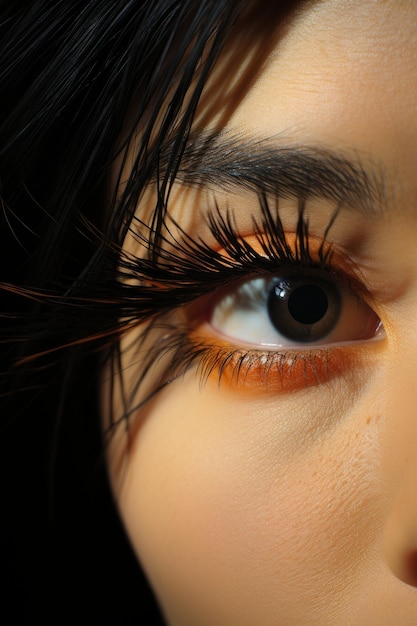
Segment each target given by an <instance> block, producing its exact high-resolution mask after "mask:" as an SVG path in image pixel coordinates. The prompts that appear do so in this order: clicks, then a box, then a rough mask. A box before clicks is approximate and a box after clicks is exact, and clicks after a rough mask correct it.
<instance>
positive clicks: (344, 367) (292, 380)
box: [190, 331, 385, 394]
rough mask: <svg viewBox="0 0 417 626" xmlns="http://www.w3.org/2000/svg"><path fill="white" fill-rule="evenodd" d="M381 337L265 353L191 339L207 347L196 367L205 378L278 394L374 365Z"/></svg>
mask: <svg viewBox="0 0 417 626" xmlns="http://www.w3.org/2000/svg"><path fill="white" fill-rule="evenodd" d="M384 338H385V335H384V333H383V332H382V331H381V333H380V334H379V335H378V336H377V337H376V338H374V339H372V340H368V341H364V342H359V343H358V342H354V343H351V344H345V345H337V346H331V347H328V346H318V347H317V349H311V348H310V349H308V350H303V349H297V350H284V351H272V350H271V351H264V352H261V351H258V350H254V349H248V350H244V349H242V348H239V349H237V348H235V349H232V348H231V347H230V345H229V344H223V343H221V342H220V341H219V342H218V343H213V342H212V347H209V346H210V343H209V341H208V340H207V338H203V337H202V336H201V334H198V335H197V334H193V335H192V336H191V337H190V340H191V342H192V345H193V344H194V345H198V346H202V345H204V343H205V344H206V345H207V350H206V353H205V356H204V357H203V359H202V360H201V361H200V362H199V365H198V367H197V370H198V371H199V373H200V374H202V375H203V377H204V378H205V379H207V380H209V379H210V380H215V381H216V382H217V383H221V384H226V385H228V386H229V387H230V388H232V389H239V391H245V390H246V391H248V392H265V391H267V392H268V391H270V392H273V393H280V394H281V393H294V392H295V391H299V390H302V389H306V388H309V387H316V386H319V385H322V384H325V383H328V382H330V381H332V380H334V379H336V378H339V377H346V376H350V375H353V374H354V373H361V372H362V371H363V370H364V369H366V368H368V369H369V368H371V367H373V366H375V364H376V363H377V357H378V355H379V354H380V352H381V350H383V349H384V342H383V341H382V340H383V339H384ZM361 376H362V374H361Z"/></svg>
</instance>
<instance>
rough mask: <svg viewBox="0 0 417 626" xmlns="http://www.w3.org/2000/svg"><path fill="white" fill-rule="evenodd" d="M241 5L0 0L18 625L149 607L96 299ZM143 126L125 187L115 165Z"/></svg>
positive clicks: (1, 368) (165, 184)
mask: <svg viewBox="0 0 417 626" xmlns="http://www.w3.org/2000/svg"><path fill="white" fill-rule="evenodd" d="M242 5H243V2H239V1H236V0H198V1H196V0H147V1H146V0H117V1H116V2H115V1H114V0H87V1H85V0H64V1H62V0H55V1H51V0H13V2H10V1H9V2H1V3H0V89H1V110H2V114H1V119H0V177H1V180H0V183H1V190H0V192H1V211H0V221H1V226H0V302H1V304H0V334H1V355H0V394H1V395H0V398H1V400H0V402H1V405H0V455H1V457H0V458H1V471H2V480H1V486H2V508H3V510H4V514H3V513H2V529H1V532H2V540H1V543H2V544H3V547H2V551H3V553H4V559H3V562H4V563H6V565H5V566H4V567H5V568H7V567H8V568H9V570H8V572H7V575H8V580H9V586H8V587H6V589H5V596H7V597H8V603H7V604H8V605H10V607H11V608H12V610H13V612H14V615H15V621H16V622H19V619H18V618H19V617H20V618H21V621H22V622H23V623H28V622H32V621H33V622H36V621H37V620H36V619H35V618H36V617H38V618H39V619H40V620H41V621H42V623H44V624H46V623H59V624H64V623H74V622H75V621H77V622H78V621H81V622H82V623H89V624H113V623H114V624H121V625H122V624H125V623H126V624H127V623H133V620H134V619H136V621H137V620H141V619H145V616H146V615H147V612H148V611H149V610H150V609H149V607H152V603H153V598H152V593H151V592H150V591H149V590H148V589H147V586H146V585H147V583H146V581H145V579H144V577H142V574H141V573H140V571H139V568H138V566H137V563H136V560H135V559H134V557H133V556H132V555H131V553H130V550H129V546H128V542H127V540H126V538H125V536H124V532H123V530H122V528H121V526H120V523H119V520H118V518H117V515H116V513H115V511H114V507H113V503H112V499H111V495H110V490H109V487H108V484H107V477H106V472H105V467H104V462H103V455H102V452H103V446H102V439H101V431H100V420H99V412H98V391H97V380H98V372H99V366H100V363H101V359H102V355H103V351H104V350H108V349H109V346H111V347H113V348H114V346H117V344H118V341H119V333H118V323H119V315H120V311H119V309H118V307H117V306H116V305H115V304H114V303H113V304H112V303H109V302H106V298H105V294H107V293H108V289H109V284H110V283H111V277H112V271H113V270H114V267H115V264H116V263H117V256H118V252H119V251H120V247H121V244H122V242H123V239H124V237H125V234H126V230H127V228H128V227H129V224H130V222H131V220H132V217H133V214H134V211H135V209H136V206H137V203H138V201H139V199H140V197H141V194H142V193H143V190H144V189H145V188H146V186H147V185H148V184H149V181H150V180H155V179H156V180H158V194H157V197H158V199H157V203H156V205H155V208H154V211H153V214H152V232H153V233H155V236H154V242H153V245H154V248H157V244H158V241H157V240H158V236H159V234H160V232H161V226H162V223H163V218H164V211H165V210H166V198H167V195H168V194H169V189H170V186H171V184H172V182H173V179H174V178H175V174H176V171H177V168H178V165H179V163H180V160H181V155H182V153H183V151H184V148H185V144H186V141H187V137H188V134H189V132H190V128H191V124H192V122H193V118H194V115H195V111H196V107H197V104H198V101H199V97H200V94H201V90H202V88H203V87H204V84H205V83H206V80H207V77H208V75H209V72H210V70H211V68H212V66H213V64H214V62H215V60H216V58H217V56H218V53H219V52H220V50H221V48H222V45H223V44H224V42H225V41H226V39H227V36H228V34H229V33H230V30H231V28H232V25H233V23H234V22H235V20H236V18H237V16H238V15H239V12H240V11H241V10H242ZM127 120H128V123H127ZM138 128H139V129H140V133H139V135H140V143H139V145H138V148H137V151H136V160H135V163H134V166H133V168H132V172H131V174H130V177H129V180H128V181H127V183H126V184H125V186H124V192H123V194H122V196H121V197H120V196H119V197H117V196H116V195H115V194H113V193H112V192H111V191H109V189H110V186H109V172H110V168H111V166H112V164H113V163H114V162H115V160H116V159H119V161H120V163H121V164H123V158H124V155H125V154H126V152H127V150H128V148H129V145H130V143H131V142H132V141H133V140H134V137H135V136H136V130H137V129H138ZM168 144H169V146H170V150H169V159H168V162H167V163H165V164H164V167H163V169H162V170H161V166H160V153H161V150H162V146H165V147H166V145H168ZM165 151H166V150H165ZM150 256H151V257H152V246H151V247H150ZM139 589H143V591H141V592H139ZM132 600H133V602H132ZM84 603H85V604H84ZM4 610H6V608H5V609H4ZM153 610H154V611H155V612H154V617H149V616H148V617H147V618H146V623H147V624H150V623H154V622H153V621H152V619H155V620H157V619H159V618H158V611H157V609H156V608H154V609H153ZM80 615H81V616H82V619H81V618H80V617H79V616H80ZM130 620H132V622H131V621H130ZM136 621H135V623H136ZM140 623H142V621H141V622H140ZM155 623H157V622H156V621H155Z"/></svg>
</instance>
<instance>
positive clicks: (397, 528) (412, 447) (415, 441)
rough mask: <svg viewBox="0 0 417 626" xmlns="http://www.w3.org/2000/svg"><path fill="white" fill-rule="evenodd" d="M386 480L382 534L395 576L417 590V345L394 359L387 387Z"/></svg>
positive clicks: (387, 558) (385, 407)
mask: <svg viewBox="0 0 417 626" xmlns="http://www.w3.org/2000/svg"><path fill="white" fill-rule="evenodd" d="M384 395H385V402H384V405H385V406H384V412H385V424H386V437H385V449H384V471H385V479H386V482H387V485H388V490H389V492H390V496H389V502H390V504H389V512H388V517H387V522H386V527H385V534H384V550H385V558H386V561H387V564H388V566H389V567H390V568H391V570H392V572H393V573H394V574H395V575H396V576H397V577H398V578H400V579H401V580H402V581H404V582H406V583H407V584H409V585H413V586H415V587H417V346H411V345H409V346H408V349H406V350H404V351H403V352H402V354H398V356H397V358H395V359H393V362H392V363H391V366H390V368H389V376H388V380H387V381H386V388H385V394H384Z"/></svg>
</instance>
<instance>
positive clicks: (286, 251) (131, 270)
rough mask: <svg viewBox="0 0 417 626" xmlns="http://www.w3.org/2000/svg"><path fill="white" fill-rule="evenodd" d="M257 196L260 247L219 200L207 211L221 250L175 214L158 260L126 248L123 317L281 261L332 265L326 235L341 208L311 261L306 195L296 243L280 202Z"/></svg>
mask: <svg viewBox="0 0 417 626" xmlns="http://www.w3.org/2000/svg"><path fill="white" fill-rule="evenodd" d="M258 198H259V204H260V208H261V215H262V220H261V222H259V221H257V220H256V218H255V217H254V218H253V220H252V222H253V234H254V236H255V238H256V241H257V243H258V246H259V248H260V250H261V251H258V250H255V248H254V247H253V246H252V245H251V244H250V243H249V242H248V241H247V240H246V239H245V238H244V237H242V236H241V235H240V234H239V230H238V227H237V224H236V219H235V216H234V214H233V213H232V212H231V211H227V212H226V215H225V216H224V215H222V213H221V212H220V209H219V208H218V206H217V205H216V207H215V209H214V210H211V211H209V212H208V214H207V224H208V227H209V230H210V233H211V235H212V236H213V238H214V240H215V242H216V244H217V245H218V246H219V248H220V249H221V250H222V252H219V251H217V250H215V249H214V248H213V246H212V245H209V244H208V243H206V242H205V241H204V240H203V239H201V238H199V239H196V238H194V237H192V236H191V235H190V234H188V233H186V232H185V231H184V230H183V229H182V228H181V226H180V225H179V224H178V223H177V222H176V221H175V220H173V219H172V220H171V224H170V225H169V226H168V225H167V226H166V234H165V235H163V236H161V247H160V250H159V254H158V258H157V259H156V261H155V260H152V259H148V258H134V257H132V256H128V255H125V254H122V257H121V259H120V261H119V268H120V270H119V286H120V288H121V291H122V293H123V295H125V297H123V296H122V300H124V307H123V308H124V311H123V316H124V317H125V319H126V316H130V315H134V314H136V315H138V314H139V313H141V314H142V315H140V317H141V318H142V320H144V318H149V317H152V315H153V314H157V313H161V312H163V311H164V310H172V309H173V308H176V307H178V306H181V305H183V304H186V303H189V302H191V301H192V300H195V299H197V298H198V297H201V296H203V295H206V294H207V293H209V292H210V291H212V290H213V289H214V288H215V287H218V286H222V285H225V284H227V283H230V282H233V281H236V280H238V279H241V278H242V277H246V276H248V275H249V274H252V275H255V274H260V273H263V274H265V273H275V272H277V271H278V270H279V269H280V268H282V267H292V268H297V267H299V268H303V269H305V268H311V267H313V266H314V267H317V266H318V267H319V268H321V269H326V270H327V271H329V270H330V269H331V261H332V254H333V250H332V246H331V245H330V244H329V243H328V241H327V235H328V232H329V230H330V228H331V226H332V224H333V222H334V220H335V218H336V216H337V213H338V209H336V210H335V212H334V214H333V215H332V217H331V220H330V221H329V224H328V226H327V227H326V230H325V233H324V235H323V238H322V242H321V245H320V248H319V250H318V252H317V253H316V255H315V260H314V261H313V260H312V256H311V253H310V235H309V224H308V220H307V219H306V218H305V203H304V201H302V200H300V201H299V205H298V220H297V227H296V233H295V235H296V238H295V246H294V245H292V246H290V244H289V243H288V240H287V236H286V233H285V231H284V228H283V225H282V222H281V219H280V216H279V206H278V202H277V203H276V206H275V209H274V210H272V209H271V206H270V203H269V202H268V200H267V198H266V196H265V195H264V194H259V196H258ZM137 227H138V231H137V232H135V233H134V236H135V237H136V238H137V239H138V241H139V242H140V243H142V244H143V243H144V244H145V245H147V243H148V242H149V241H150V240H151V236H150V234H149V237H146V235H145V234H144V232H143V229H145V228H146V226H145V225H144V224H143V223H141V222H140V221H138V223H137ZM174 229H175V230H176V231H177V232H178V235H176V236H174V235H173V230H174ZM132 278H134V280H133V282H132ZM126 279H128V281H127V280H126ZM127 294H129V295H128V297H126V296H127ZM122 306H123V305H122Z"/></svg>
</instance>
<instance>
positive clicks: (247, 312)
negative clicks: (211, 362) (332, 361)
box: [209, 273, 381, 348]
mask: <svg viewBox="0 0 417 626" xmlns="http://www.w3.org/2000/svg"><path fill="white" fill-rule="evenodd" d="M209 322H210V324H211V326H212V328H213V329H214V330H215V331H216V332H217V333H219V334H221V335H222V336H226V337H227V338H228V339H229V340H230V341H231V342H233V343H236V344H239V345H254V344H257V345H260V346H270V347H271V348H274V347H283V346H284V347H291V348H297V347H302V346H303V345H306V344H320V345H323V344H333V343H344V342H352V341H363V340H367V339H372V338H373V337H375V336H376V335H377V334H378V333H379V330H380V326H381V322H380V320H379V318H378V316H377V315H376V313H375V312H374V311H373V309H372V308H371V307H370V306H369V305H368V304H367V303H366V302H365V301H364V300H363V299H362V298H360V297H359V296H358V295H356V294H355V293H353V291H352V290H351V289H348V288H347V287H345V286H341V285H339V284H338V283H337V282H336V281H335V280H334V279H333V278H332V277H329V276H327V275H326V276H320V275H318V274H317V275H316V274H313V273H311V275H309V274H293V275H289V276H282V277H281V276H274V277H270V276H268V277H262V278H254V279H251V280H247V281H245V282H244V283H240V284H239V285H238V286H237V287H235V288H230V289H229V290H228V291H227V292H226V293H223V294H222V295H221V296H220V297H217V298H216V301H215V302H214V303H213V304H212V308H211V315H210V320H209Z"/></svg>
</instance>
